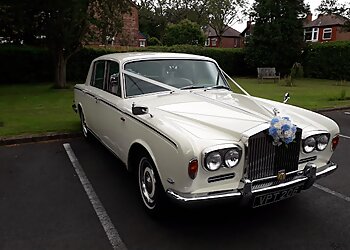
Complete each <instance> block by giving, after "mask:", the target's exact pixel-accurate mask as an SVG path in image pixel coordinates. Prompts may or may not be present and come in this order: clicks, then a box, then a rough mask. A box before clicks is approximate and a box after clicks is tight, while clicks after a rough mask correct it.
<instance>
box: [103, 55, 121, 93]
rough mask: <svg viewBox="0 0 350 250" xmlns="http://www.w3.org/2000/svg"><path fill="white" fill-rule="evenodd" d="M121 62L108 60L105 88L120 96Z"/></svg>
mask: <svg viewBox="0 0 350 250" xmlns="http://www.w3.org/2000/svg"><path fill="white" fill-rule="evenodd" d="M119 73H120V72H119V63H117V62H108V73H107V84H106V86H105V90H106V91H107V92H109V93H112V94H115V95H117V96H119V97H121V96H122V94H121V85H120V74H119Z"/></svg>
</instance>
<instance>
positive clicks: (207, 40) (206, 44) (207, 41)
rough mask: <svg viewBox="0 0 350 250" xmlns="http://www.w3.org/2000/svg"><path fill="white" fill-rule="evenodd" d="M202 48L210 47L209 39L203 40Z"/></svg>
mask: <svg viewBox="0 0 350 250" xmlns="http://www.w3.org/2000/svg"><path fill="white" fill-rule="evenodd" d="M204 46H206V47H208V46H210V38H208V39H206V40H205V43H204Z"/></svg>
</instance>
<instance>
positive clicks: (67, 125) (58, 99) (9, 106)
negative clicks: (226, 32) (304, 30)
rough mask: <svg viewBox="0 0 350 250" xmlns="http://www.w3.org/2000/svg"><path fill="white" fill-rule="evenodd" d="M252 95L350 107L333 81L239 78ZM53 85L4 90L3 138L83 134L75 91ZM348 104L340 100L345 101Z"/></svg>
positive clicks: (0, 97)
mask: <svg viewBox="0 0 350 250" xmlns="http://www.w3.org/2000/svg"><path fill="white" fill-rule="evenodd" d="M235 80H236V81H237V82H239V83H240V84H241V85H242V87H243V88H245V89H246V90H247V91H248V92H249V93H250V94H251V95H254V96H259V97H263V98H268V99H273V100H276V101H282V100H283V96H284V94H285V93H286V92H289V93H290V96H291V99H290V101H289V102H288V103H289V104H292V105H297V106H300V107H304V108H308V109H313V110H316V109H323V108H333V107H344V106H345V107H350V83H346V82H343V83H342V86H339V84H340V83H339V82H337V81H331V80H317V79H303V80H297V81H296V83H295V84H296V85H295V86H293V87H287V86H285V82H284V81H283V80H281V81H280V82H279V83H273V81H269V80H265V81H263V83H258V81H257V79H252V78H235ZM51 86H52V84H48V83H46V84H16V85H2V86H0V137H7V136H13V135H25V134H40V133H46V132H71V131H79V129H80V128H79V127H80V126H79V117H78V115H76V114H75V113H74V112H73V110H72V107H71V105H72V101H73V89H72V87H71V88H70V89H63V90H58V89H53V88H52V87H51ZM344 90H345V98H344V99H347V100H337V99H339V98H340V97H342V96H343V97H344Z"/></svg>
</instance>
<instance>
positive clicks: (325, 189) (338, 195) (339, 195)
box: [314, 183, 350, 202]
mask: <svg viewBox="0 0 350 250" xmlns="http://www.w3.org/2000/svg"><path fill="white" fill-rule="evenodd" d="M314 187H315V188H318V189H320V190H322V191H324V192H326V193H329V194H331V195H334V196H336V197H338V198H340V199H343V200H345V201H349V202H350V197H348V196H346V195H343V194H341V193H338V192H336V191H333V190H331V189H329V188H326V187H324V186H321V185H319V184H316V183H315V184H314Z"/></svg>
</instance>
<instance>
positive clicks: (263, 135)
mask: <svg viewBox="0 0 350 250" xmlns="http://www.w3.org/2000/svg"><path fill="white" fill-rule="evenodd" d="M301 132H302V131H301V129H299V128H298V129H297V132H296V138H295V140H294V142H292V143H290V144H288V146H286V145H284V144H282V145H280V146H274V145H273V144H272V137H271V136H269V134H268V131H267V130H265V131H262V132H260V133H258V134H256V135H253V136H252V137H250V138H249V141H248V178H249V179H250V180H257V179H262V178H266V177H270V176H277V173H278V172H279V171H280V170H285V172H286V173H289V172H292V171H295V170H297V169H298V161H299V153H300V143H301Z"/></svg>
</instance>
